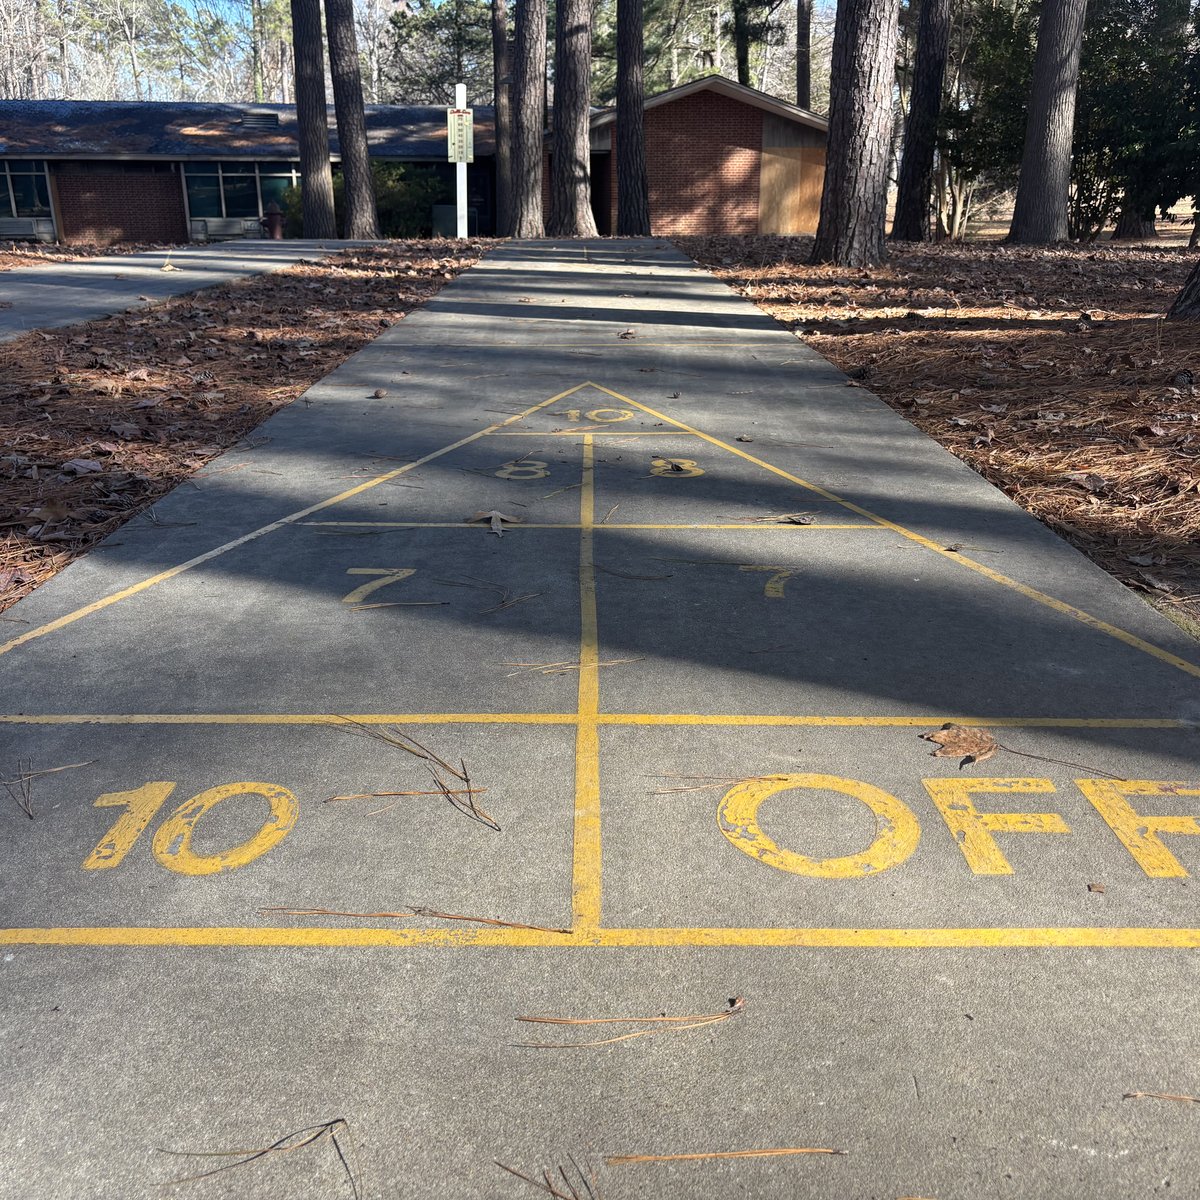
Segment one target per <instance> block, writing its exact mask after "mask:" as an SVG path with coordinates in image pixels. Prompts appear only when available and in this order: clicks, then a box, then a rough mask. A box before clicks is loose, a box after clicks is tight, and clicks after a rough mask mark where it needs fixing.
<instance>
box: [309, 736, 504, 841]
mask: <svg viewBox="0 0 1200 1200" xmlns="http://www.w3.org/2000/svg"><path fill="white" fill-rule="evenodd" d="M331 724H332V727H333V728H334V729H340V730H342V732H344V733H351V734H355V735H356V736H358V737H366V738H371V739H373V740H375V741H379V742H383V743H384V744H385V745H388V746H395V747H396V748H397V749H398V750H403V751H405V753H407V754H411V755H413V756H414V757H416V758H419V759H421V760H422V762H424V763H425V767H426V770H428V772H429V775H430V778H431V779H432V780H433V786H434V787H435V788H436V789H437V790H436V792H435V793H434V794H435V795H439V796H442V797H444V798H445V799H446V800H447V801H449V803H450V806H451V808H454V809H456V810H457V811H458V812H460V813H462V814H463V815H464V816H466V817H470V818H471V820H473V821H478V822H479V823H480V824H481V825H486V826H487V827H488V828H489V829H494V830H495V831H496V832H497V833H499V832H500V825H499V823H498V822H497V821H496V819H495V818H494V817H493V816H491V815H490V814H489V813H486V812H484V810H483V809H482V808H480V806H479V805H478V804H476V803H475V796H476V794H477V793H478V792H480V791H481V790H483V789H480V788H474V787H472V786H471V776H470V773H469V772H468V771H467V764H466V761H465V760H464V759H461V758H460V759H459V760H458V766H457V767H454V766H452V765H451V764H450V763H448V762H447V761H446V760H445V759H444V758H440V757H439V756H438V755H436V754H434V752H433V751H432V750H430V749H428V748H427V747H426V746H423V745H422V744H421V743H420V742H418V741H417V739H416V738H414V737H410V736H409V735H408V734H406V733H404V732H403V731H402V730H400V729H399V728H391V729H389V728H388V727H387V726H375V725H364V724H363V723H362V722H361V721H355V720H354V719H353V718H352V717H339V718H338V719H337V721H335V722H332V723H331ZM443 774H445V775H449V776H450V777H451V778H452V779H456V780H458V781H459V782H460V783H461V784H463V787H461V788H457V787H451V786H450V784H448V783H447V782H446V780H445V779H444V778H443Z"/></svg>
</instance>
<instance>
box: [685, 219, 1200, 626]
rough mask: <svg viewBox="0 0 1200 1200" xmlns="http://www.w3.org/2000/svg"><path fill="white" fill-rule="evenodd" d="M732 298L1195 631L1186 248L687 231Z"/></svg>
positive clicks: (1193, 398)
mask: <svg viewBox="0 0 1200 1200" xmlns="http://www.w3.org/2000/svg"><path fill="white" fill-rule="evenodd" d="M678 244H679V246H680V248H681V249H682V250H684V251H685V252H686V253H688V254H690V255H691V256H692V257H693V258H695V259H696V260H697V261H699V262H700V263H702V264H703V265H704V266H706V267H708V268H710V269H711V270H712V271H714V272H715V273H716V274H717V275H719V276H720V277H722V278H723V279H724V280H725V281H726V282H727V283H729V284H730V285H731V286H733V287H734V288H736V289H737V290H738V291H739V292H741V294H742V295H744V296H746V297H747V298H748V299H750V300H753V301H754V302H755V303H756V304H757V305H758V306H759V307H760V308H762V309H764V310H765V311H766V312H768V313H770V314H771V315H772V316H774V317H775V318H776V319H777V320H779V321H780V322H781V323H782V324H784V325H785V326H787V327H788V328H789V329H791V330H792V331H794V332H795V333H796V334H797V335H798V336H800V337H802V338H803V339H804V340H805V341H806V342H807V343H809V344H810V345H812V346H813V347H814V348H815V349H816V350H818V351H819V352H820V353H821V354H823V355H824V356H825V357H826V358H828V359H829V360H830V361H832V362H833V363H835V364H836V365H837V366H838V367H840V368H841V369H842V370H844V371H846V372H847V373H848V374H849V375H850V376H851V378H852V379H853V380H856V381H859V382H861V384H862V386H863V387H865V388H868V389H869V390H870V391H872V392H874V393H875V394H876V395H878V396H879V397H880V398H881V399H883V400H884V401H885V402H886V403H887V404H889V405H890V406H891V407H892V408H894V409H896V411H898V412H900V413H902V414H903V415H904V416H905V417H907V418H908V419H909V420H910V421H912V422H913V424H914V425H916V426H918V427H919V428H920V429H923V430H924V431H925V432H926V433H928V434H929V435H930V436H931V437H933V438H935V439H936V440H937V441H938V442H940V443H941V444H942V445H943V446H945V447H946V448H947V449H948V450H950V451H952V452H953V453H954V454H956V455H957V456H958V457H959V458H961V459H963V460H964V461H965V462H967V463H969V464H970V465H971V466H972V467H974V468H975V470H976V471H978V472H979V473H980V474H981V475H983V476H984V477H985V478H987V479H988V480H990V481H991V482H992V483H994V484H995V485H996V486H997V487H999V488H1001V489H1002V490H1003V491H1004V492H1006V493H1007V494H1008V495H1009V496H1011V497H1012V498H1013V499H1014V500H1015V501H1016V502H1017V503H1018V504H1020V505H1021V506H1022V507H1024V508H1025V509H1027V510H1028V511H1029V512H1031V513H1032V514H1033V515H1034V516H1036V517H1037V518H1038V519H1039V520H1041V521H1043V522H1044V523H1045V524H1046V525H1048V526H1049V527H1050V528H1051V529H1053V530H1055V532H1057V533H1059V534H1061V535H1062V536H1063V537H1065V538H1067V539H1068V540H1069V541H1071V542H1072V543H1074V544H1075V545H1076V546H1078V547H1079V548H1080V549H1081V550H1083V551H1084V553H1086V554H1087V555H1089V557H1091V558H1092V559H1093V560H1094V561H1095V562H1097V563H1098V564H1099V565H1100V566H1102V567H1104V568H1105V569H1106V570H1108V571H1109V572H1111V573H1112V574H1113V575H1115V576H1117V577H1118V578H1119V579H1121V580H1122V581H1123V582H1124V583H1126V584H1128V585H1129V586H1130V587H1134V588H1138V589H1139V590H1141V591H1143V592H1144V593H1146V594H1147V595H1148V597H1149V598H1150V599H1151V600H1152V601H1153V602H1154V603H1155V604H1156V606H1158V607H1160V608H1162V609H1163V611H1164V612H1166V613H1168V615H1171V616H1175V617H1178V618H1182V620H1181V623H1183V624H1184V625H1185V626H1187V627H1190V628H1191V629H1192V631H1193V632H1196V631H1198V630H1200V627H1198V626H1196V625H1189V623H1190V622H1196V621H1200V393H1198V392H1197V387H1196V385H1197V384H1198V383H1200V322H1181V321H1172V322H1166V321H1164V320H1163V319H1162V314H1163V313H1165V312H1166V310H1167V307H1168V306H1169V304H1170V302H1171V300H1172V299H1173V298H1174V296H1175V293H1176V292H1177V291H1178V290H1179V288H1180V287H1181V286H1182V285H1183V281H1184V279H1185V278H1186V277H1187V275H1188V272H1189V271H1190V269H1191V268H1192V266H1193V265H1194V263H1195V255H1194V254H1188V253H1187V251H1186V250H1184V249H1181V248H1168V247H1158V246H1153V245H1150V246H1147V245H1138V246H1130V247H1111V246H1108V245H1094V246H1079V247H1069V248H1054V249H1045V248H1039V249H1031V248H1024V247H1006V246H999V245H994V244H967V245H953V244H942V245H937V246H922V247H917V246H907V247H901V248H896V249H894V250H893V252H892V253H891V255H890V257H889V259H888V261H887V262H886V263H884V264H883V265H882V266H880V267H877V268H873V269H870V270H848V269H843V268H832V267H812V266H809V265H808V264H807V258H808V253H809V250H810V249H811V241H810V239H807V238H782V237H747V238H681V239H678Z"/></svg>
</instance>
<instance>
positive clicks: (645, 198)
mask: <svg viewBox="0 0 1200 1200" xmlns="http://www.w3.org/2000/svg"><path fill="white" fill-rule="evenodd" d="M642 3H643V0H617V129H616V138H617V146H616V151H617V234H618V236H620V237H645V236H646V235H647V234H649V232H650V184H649V181H648V179H647V176H646V131H645V118H646V80H645V73H644V72H645V62H644V60H645V46H644V30H643V21H644V15H643V10H642Z"/></svg>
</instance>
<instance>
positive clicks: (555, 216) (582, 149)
mask: <svg viewBox="0 0 1200 1200" xmlns="http://www.w3.org/2000/svg"><path fill="white" fill-rule="evenodd" d="M591 102H592V0H557V4H556V6H555V15H554V135H553V138H552V141H551V153H552V154H553V156H554V157H553V159H552V160H551V164H550V232H551V233H552V234H553V235H554V236H555V237H595V236H596V218H595V217H594V216H593V215H592V174H591V142H590V137H589V134H590V126H591V123H590V121H589V119H588V116H589V112H590V109H591Z"/></svg>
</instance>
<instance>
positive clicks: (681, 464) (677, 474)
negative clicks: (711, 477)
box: [650, 458, 704, 479]
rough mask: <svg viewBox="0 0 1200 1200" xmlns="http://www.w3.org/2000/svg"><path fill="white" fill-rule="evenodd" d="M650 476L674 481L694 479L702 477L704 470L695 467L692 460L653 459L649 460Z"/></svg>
mask: <svg viewBox="0 0 1200 1200" xmlns="http://www.w3.org/2000/svg"><path fill="white" fill-rule="evenodd" d="M650 474H651V475H662V476H666V477H667V478H675V479H695V477H696V476H697V475H703V474H704V469H703V468H702V467H698V466H696V460H695V459H694V458H654V459H651V460H650Z"/></svg>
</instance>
